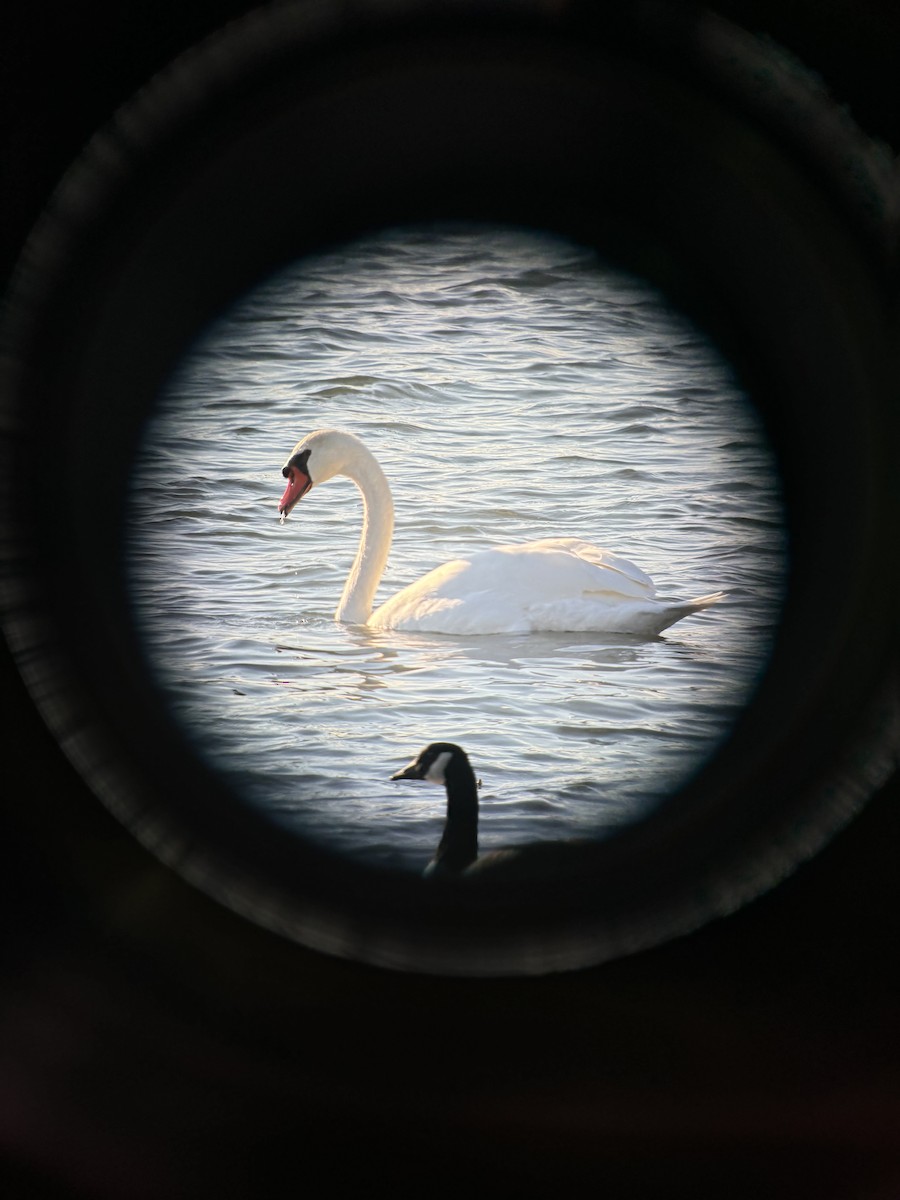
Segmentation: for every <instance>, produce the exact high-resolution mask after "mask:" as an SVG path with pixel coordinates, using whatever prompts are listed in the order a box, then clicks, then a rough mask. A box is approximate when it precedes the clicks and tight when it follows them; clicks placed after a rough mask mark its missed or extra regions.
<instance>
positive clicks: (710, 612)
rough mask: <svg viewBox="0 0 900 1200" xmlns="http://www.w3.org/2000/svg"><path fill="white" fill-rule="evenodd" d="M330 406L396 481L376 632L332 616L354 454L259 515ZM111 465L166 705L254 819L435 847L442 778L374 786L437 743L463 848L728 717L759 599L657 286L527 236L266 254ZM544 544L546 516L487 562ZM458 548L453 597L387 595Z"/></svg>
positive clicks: (752, 497) (710, 369) (736, 400)
mask: <svg viewBox="0 0 900 1200" xmlns="http://www.w3.org/2000/svg"><path fill="white" fill-rule="evenodd" d="M322 428H336V429H339V430H349V431H350V432H352V433H353V434H355V435H357V436H358V437H359V438H360V439H361V440H362V441H363V443H364V445H365V446H366V448H367V449H368V450H369V451H370V452H371V453H372V454H373V455H374V457H375V458H376V460H377V461H378V463H379V464H380V465H381V467H382V468H383V470H384V473H385V475H386V477H387V480H388V483H389V487H390V490H391V492H392V493H393V506H394V510H395V521H396V528H395V530H394V536H393V541H392V542H391V541H390V538H391V515H390V513H389V512H388V511H386V510H385V509H384V507H383V506H379V501H378V500H377V499H376V500H374V501H370V504H371V507H370V509H369V511H368V522H369V526H370V529H369V535H370V546H369V549H368V551H367V553H368V554H369V555H372V554H374V553H375V552H376V551H375V549H374V546H375V543H376V542H377V540H378V539H379V538H383V539H386V543H387V544H389V545H390V555H389V557H388V559H387V563H386V568H385V571H384V575H383V577H382V578H381V580H380V581H377V580H376V582H377V583H378V589H377V591H376V593H375V595H374V599H373V602H372V606H373V607H374V608H375V610H376V611H375V613H374V615H373V616H372V617H371V618H370V620H371V623H368V624H364V623H363V622H365V620H366V617H367V614H366V613H364V612H363V613H351V614H350V615H349V617H343V618H341V619H339V620H335V616H334V613H335V608H336V606H337V605H338V601H339V599H340V597H341V593H342V590H343V588H344V584H345V579H346V577H347V576H348V574H349V573H350V571H351V569H352V567H353V560H354V555H355V553H356V549H357V542H358V540H359V537H360V531H361V526H362V521H363V505H362V503H361V500H362V496H361V494H360V492H359V491H358V490H357V489H356V488H355V487H354V486H353V485H352V484H351V483H350V481H349V479H348V478H347V477H346V476H343V477H341V476H338V477H337V478H336V480H335V482H330V483H328V484H327V485H326V484H323V485H322V486H316V487H315V488H314V489H313V490H312V491H311V492H310V494H309V495H307V496H306V497H305V498H304V499H303V501H302V503H299V504H297V506H296V507H294V508H293V509H292V511H291V515H290V519H289V520H288V521H287V522H282V523H279V521H278V513H277V510H276V503H277V501H278V499H279V497H280V496H281V493H282V491H283V489H284V480H283V479H282V477H281V466H282V463H283V462H285V461H286V460H287V459H288V458H289V455H290V451H291V447H292V446H293V445H294V443H295V442H297V441H299V440H300V439H301V437H302V436H303V435H304V434H306V433H309V432H311V431H313V430H317V429H322ZM311 469H312V470H313V473H315V468H311ZM131 480H132V493H131V508H130V520H129V526H128V534H127V544H128V550H129V571H130V577H131V587H132V597H133V602H134V609H135V617H136V621H137V623H138V625H139V627H140V629H141V633H142V637H143V642H144V647H145V651H146V655H147V658H148V660H149V662H150V664H151V667H152V669H153V672H154V675H155V677H156V678H157V680H158V682H159V684H160V686H161V687H162V689H163V691H164V693H165V694H166V696H167V698H168V701H169V704H170V706H171V709H172V712H173V714H174V715H175V717H176V719H177V720H178V722H179V723H180V724H181V726H182V727H183V728H184V730H185V731H186V732H187V734H188V736H189V737H190V739H191V741H192V742H193V743H194V745H195V746H196V747H197V749H198V751H199V752H200V753H201V754H202V755H203V756H204V757H205V759H206V760H207V761H208V762H209V763H210V764H211V765H213V766H214V767H215V768H216V769H217V770H219V771H221V772H222V773H223V774H224V776H225V777H226V779H227V780H228V783H229V785H230V786H231V787H232V788H233V789H234V790H235V791H236V792H237V793H239V794H240V795H242V796H243V797H244V798H245V799H246V800H247V802H248V803H250V804H251V805H253V806H254V807H255V808H256V809H257V810H258V811H259V812H261V813H263V814H265V815H266V817H267V818H269V819H271V820H273V821H275V822H277V823H279V825H281V826H282V827H283V828H284V830H285V831H286V832H293V833H299V834H301V835H302V836H305V837H308V838H311V839H312V840H313V841H314V842H316V843H318V844H320V845H322V846H324V847H327V848H329V849H331V850H334V851H338V852H340V853H343V854H346V855H348V856H350V857H351V858H352V859H354V860H356V861H359V862H361V863H365V864H367V865H370V866H376V867H378V866H381V867H387V868H402V869H407V870H410V871H414V872H416V873H421V872H422V870H423V868H425V867H426V865H427V864H428V863H429V861H430V860H431V858H432V856H433V854H434V852H435V850H436V848H437V846H438V843H439V841H440V837H441V832H442V829H443V825H444V819H445V813H444V798H443V794H442V793H437V792H435V793H434V794H432V791H433V789H430V788H427V789H424V794H423V790H421V789H419V790H415V789H409V788H404V787H398V786H397V784H396V783H392V782H391V781H390V778H389V777H390V775H391V773H392V771H394V770H395V769H396V768H397V767H399V766H400V765H402V764H403V763H404V762H406V760H407V759H409V758H410V757H411V756H412V755H413V754H414V753H415V752H416V751H418V750H419V749H420V748H421V747H423V746H425V745H426V744H427V743H430V742H436V741H450V742H454V743H459V744H461V745H462V746H463V747H464V748H465V750H466V751H467V753H468V754H469V756H470V758H471V760H472V763H473V764H474V767H475V769H476V771H477V772H478V773H479V775H480V776H481V777H482V780H483V785H484V786H483V788H482V789H481V793H480V813H481V820H480V825H479V846H480V848H481V850H482V851H490V850H491V849H495V848H497V847H500V846H520V845H528V844H531V843H534V842H535V841H548V840H550V841H554V840H558V839H571V838H594V837H604V836H608V835H609V834H611V833H614V832H616V831H617V830H620V829H621V828H622V827H623V826H625V825H628V824H629V823H631V822H634V821H636V820H641V819H643V818H646V817H647V816H648V814H650V813H651V812H652V811H653V810H654V808H655V807H656V806H657V805H658V804H659V803H660V802H662V801H663V800H664V799H665V798H666V797H667V796H668V795H669V794H670V793H672V792H674V791H677V790H678V788H679V786H681V785H682V784H683V783H684V782H685V781H686V780H687V779H688V778H689V777H690V776H691V775H692V774H693V773H694V772H695V771H696V770H697V768H698V767H700V766H701V765H702V763H703V762H704V761H705V759H706V758H708V757H709V756H710V755H712V754H713V753H714V751H715V750H716V748H717V747H718V745H719V743H720V742H721V741H722V739H723V738H724V737H726V736H727V733H728V731H729V729H730V727H731V724H732V723H733V721H734V719H735V717H736V716H737V715H738V714H739V713H740V712H741V710H742V709H743V707H744V706H745V704H746V703H747V701H748V699H749V697H750V695H751V694H752V691H753V689H754V687H755V685H756V683H757V681H758V679H759V676H760V674H761V672H762V670H763V668H764V665H765V663H766V661H767V658H768V655H769V652H770V650H771V647H772V643H773V639H774V633H775V629H776V627H777V622H778V616H779V611H780V606H781V602H782V599H783V595H784V588H785V580H786V561H785V555H786V550H785V539H784V525H783V515H782V512H781V501H780V489H779V483H778V478H777V471H776V469H775V464H774V459H773V455H772V452H771V450H770V448H769V447H768V446H767V444H766V440H765V435H764V432H763V430H762V427H761V424H760V421H759V419H758V418H757V417H756V415H755V413H754V410H753V409H752V408H751V406H750V404H749V402H748V400H747V397H746V395H745V393H744V392H743V390H742V388H741V386H740V383H739V381H738V380H737V378H736V377H735V375H734V372H733V371H732V370H730V369H729V368H728V366H727V365H726V364H725V362H724V361H723V360H722V358H721V357H720V356H719V354H718V353H717V352H716V350H715V349H714V348H713V346H712V345H711V344H710V342H709V341H708V340H707V339H706V338H705V337H704V335H703V334H702V333H701V332H700V331H698V330H697V328H696V327H695V326H693V325H692V324H691V323H690V322H689V321H688V320H687V319H686V318H684V317H681V316H679V315H678V314H676V313H675V312H674V311H673V310H672V309H671V308H670V307H669V306H668V305H667V304H666V302H665V300H664V298H663V297H662V296H661V295H660V294H659V292H658V291H656V289H654V288H652V287H651V286H650V285H649V284H647V283H644V282H643V281H641V280H639V279H638V278H636V277H635V276H633V275H629V274H626V273H625V272H623V271H621V270H617V269H614V268H612V267H610V266H608V265H606V264H604V263H603V262H602V260H601V259H600V258H599V257H598V255H597V253H596V252H595V251H593V250H591V249H589V248H586V247H584V246H579V245H578V244H576V243H573V242H571V241H569V240H567V239H562V238H558V237H552V236H550V235H541V234H538V233H535V232H533V231H527V230H516V229H508V228H504V227H500V226H488V227H485V226H478V225H457V226H444V227H418V228H407V229H403V230H393V231H387V232H385V233H383V234H380V235H375V236H372V237H369V238H367V239H364V240H362V241H358V242H354V243H352V244H349V245H347V246H345V247H343V248H341V249H339V250H334V251H332V252H331V253H327V254H322V255H319V256H315V257H313V258H310V259H305V260H302V261H300V262H299V263H297V264H296V265H295V266H293V267H291V268H289V269H287V270H285V271H283V272H280V273H278V274H277V275H276V276H275V277H274V278H272V279H271V280H269V281H268V282H267V283H265V284H264V285H262V286H261V287H259V288H257V289H255V290H254V291H253V292H252V293H251V294H250V295H249V296H248V297H246V298H245V299H244V300H243V301H241V302H240V303H239V304H237V305H236V306H235V307H234V308H233V309H232V310H231V311H230V312H229V313H228V314H227V315H226V316H224V317H222V318H221V319H219V320H218V321H217V322H216V323H215V324H214V325H213V326H211V327H210V329H208V330H207V332H206V333H205V335H204V336H203V337H202V338H201V339H200V340H199V341H198V342H197V343H196V344H195V345H194V346H193V347H192V349H191V351H190V353H189V354H188V355H187V356H186V357H185V358H184V359H183V361H182V363H181V364H180V366H179V368H178V369H177V370H176V371H175V372H174V374H173V377H172V379H171V381H170V382H169V384H168V386H167V387H166V389H165V391H164V394H163V395H162V396H161V398H160V401H159V403H158V405H157V409H156V412H155V414H154V416H153V417H152V418H151V420H150V421H149V422H148V425H147V427H146V431H145V434H144V438H143V441H142V444H141V450H140V453H139V456H138V459H137V461H136V463H135V466H134V469H133V471H132V475H131ZM338 480H341V482H338ZM314 482H315V480H314ZM548 538H549V539H572V540H571V541H557V542H556V543H555V545H554V546H553V547H551V546H549V545H546V544H545V543H544V542H543V541H542V542H541V544H540V545H539V546H536V547H535V548H534V549H533V550H532V551H531V553H530V554H528V555H526V554H521V555H517V556H514V557H511V556H510V555H508V554H507V555H499V556H496V557H495V559H494V560H493V561H491V560H490V558H485V557H484V555H485V552H488V551H490V549H491V548H492V547H496V546H501V545H506V546H519V547H521V546H523V545H526V544H529V543H534V542H535V541H537V540H538V539H548ZM583 543H587V544H583ZM599 547H603V548H604V550H603V554H604V555H605V556H606V558H607V561H608V562H609V566H604V565H602V559H601V556H600V553H599ZM609 552H612V554H613V555H614V557H609ZM476 555H481V556H482V557H481V558H476V559H475V563H474V567H472V566H470V568H469V569H470V572H471V575H472V579H471V582H467V581H466V579H465V578H461V580H460V583H459V585H458V586H457V587H455V588H453V589H452V590H450V591H449V593H448V596H447V598H445V599H442V598H439V599H438V600H433V599H431V598H430V597H429V596H427V595H426V597H425V599H422V598H420V597H418V596H417V597H416V598H415V600H414V601H410V602H409V603H410V604H413V603H414V604H415V605H416V606H417V607H415V608H409V609H408V611H407V612H406V613H405V614H401V615H400V616H399V618H397V617H392V616H390V614H388V615H387V616H385V615H382V616H379V613H378V611H377V609H378V606H379V605H381V604H382V603H383V602H385V601H387V600H388V599H389V598H390V597H392V596H393V595H394V594H395V593H397V592H400V591H401V589H403V588H405V587H407V586H408V585H415V583H416V581H418V580H420V579H421V578H422V577H423V576H426V575H427V574H428V572H430V571H432V570H433V569H435V568H437V567H439V566H440V565H441V564H447V563H451V562H455V561H457V560H459V559H463V560H465V561H466V562H468V563H470V564H471V562H472V558H473V556H476ZM623 557H624V559H625V563H624V564H622V563H620V559H621V558H623ZM634 564H636V565H637V568H638V570H637V571H635V570H633V565H634ZM513 567H515V568H516V575H515V581H514V583H511V582H510V579H509V578H508V572H509V571H510V569H511V568H513ZM643 572H646V573H647V574H648V575H649V576H650V578H651V579H652V581H653V584H654V589H651V588H650V587H649V586H648V584H647V583H645V581H644V579H643V578H642V574H643ZM654 590H655V595H652V592H653V591H654ZM719 592H721V593H724V594H723V595H721V596H720V597H719V599H718V600H717V601H716V602H715V603H713V604H711V605H710V606H709V607H703V608H701V609H699V610H698V611H697V612H694V613H692V612H690V611H689V609H687V608H685V609H682V608H680V607H679V605H680V602H687V601H690V600H691V599H693V598H697V597H705V596H707V595H709V594H710V593H719ZM423 605H425V606H426V610H425V611H423V609H422V606H423ZM436 606H437V607H436ZM393 620H397V621H399V624H398V625H392V624H388V625H387V626H385V625H382V624H381V623H380V622H381V621H387V622H390V621H393Z"/></svg>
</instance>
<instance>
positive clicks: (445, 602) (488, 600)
mask: <svg viewBox="0 0 900 1200" xmlns="http://www.w3.org/2000/svg"><path fill="white" fill-rule="evenodd" d="M654 593H655V589H654V586H653V583H652V581H651V580H650V579H649V577H648V576H647V575H645V574H644V572H643V571H641V570H640V568H639V567H636V566H635V565H634V563H631V562H629V561H628V560H627V559H624V558H620V557H619V556H618V555H616V554H613V553H612V552H611V551H609V550H603V549H601V548H600V547H599V546H595V545H593V544H592V543H590V542H585V541H583V540H581V539H580V538H547V539H545V540H543V541H538V542H528V543H526V544H525V545H521V546H498V547H495V548H493V549H491V550H485V551H482V552H481V553H479V554H474V555H472V557H471V558H469V559H455V560H454V561H453V562H449V563H445V564H444V565H443V566H441V567H437V568H436V569H435V570H434V571H430V572H429V573H428V574H427V575H425V576H423V577H422V579H420V580H419V581H418V582H417V583H414V584H411V585H410V586H409V587H406V588H404V589H403V590H402V591H401V592H398V593H397V595H396V596H394V597H393V598H392V599H391V600H388V601H387V602H386V603H385V604H383V605H382V606H381V607H380V608H379V609H377V610H376V612H374V613H373V614H372V616H371V618H370V620H369V624H370V625H373V626H377V627H379V628H388V629H407V630H411V631H416V630H418V631H422V632H431V633H457V634H468V633H527V632H531V631H534V630H560V631H562V630H566V631H570V630H581V629H606V630H609V631H612V632H632V631H633V632H643V627H644V624H645V623H646V622H645V619H644V617H643V615H642V614H643V610H644V609H645V608H647V606H648V605H649V606H650V607H651V609H653V610H654V612H655V610H656V607H657V605H656V602H655V601H654V599H653V597H654ZM636 612H637V613H638V616H637V617H636V616H635V613H636ZM635 625H636V626H637V627H636V628H634V629H633V630H632V626H635Z"/></svg>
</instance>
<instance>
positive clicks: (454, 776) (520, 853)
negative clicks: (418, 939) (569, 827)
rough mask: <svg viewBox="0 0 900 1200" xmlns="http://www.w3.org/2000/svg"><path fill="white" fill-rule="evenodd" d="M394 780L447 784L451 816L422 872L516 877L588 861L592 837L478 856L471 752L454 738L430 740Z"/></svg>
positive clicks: (534, 875)
mask: <svg viewBox="0 0 900 1200" xmlns="http://www.w3.org/2000/svg"><path fill="white" fill-rule="evenodd" d="M391 779H424V780H427V781H428V783H436V784H438V785H439V786H440V785H441V784H443V786H444V788H445V789H446V792H447V819H446V822H445V824H444V832H443V834H442V836H441V840H440V842H439V844H438V848H437V850H436V851H435V855H434V858H433V859H432V860H431V862H430V863H429V864H428V866H427V867H426V868H425V871H424V875H425V877H426V878H432V879H462V878H465V880H466V882H467V883H468V882H469V881H470V880H479V881H480V880H485V881H487V880H488V879H490V880H491V881H493V880H500V879H504V880H514V879H523V880H524V879H531V880H534V879H536V878H539V877H541V876H545V877H546V876H547V873H548V872H549V874H550V876H551V877H552V876H553V875H559V874H560V873H561V872H563V871H565V870H566V869H567V868H568V869H571V868H572V867H573V866H576V865H577V864H578V863H579V862H583V861H584V853H585V847H586V846H590V845H592V843H591V842H590V841H589V840H586V839H577V838H573V839H572V840H570V841H565V842H532V843H530V844H529V845H525V846H515V847H509V848H508V849H504V850H492V851H489V852H488V853H487V854H484V855H482V856H481V858H479V857H478V784H477V783H476V781H475V773H474V771H473V770H472V766H471V764H470V762H469V758H468V755H467V754H466V752H465V750H463V748H462V747H461V746H456V745H454V744H453V742H432V743H431V744H430V745H428V746H426V747H425V749H424V750H422V751H421V752H420V753H419V755H418V756H417V757H416V758H414V759H413V760H412V762H410V763H408V764H407V765H406V766H405V767H403V768H402V769H401V770H399V771H395V772H394V774H393V775H392V776H391Z"/></svg>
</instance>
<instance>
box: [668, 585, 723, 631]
mask: <svg viewBox="0 0 900 1200" xmlns="http://www.w3.org/2000/svg"><path fill="white" fill-rule="evenodd" d="M727 595H728V593H727V592H710V593H709V595H708V596H695V597H694V599H693V600H683V601H681V603H679V604H667V605H666V607H665V613H664V618H663V622H662V624H661V625H660V627H659V630H658V631H657V632H660V633H661V632H662V630H663V629H668V628H669V626H670V625H674V624H675V622H676V621H680V620H681V618H682V617H689V616H690V615H691V613H695V612H702V611H703V609H704V608H709V606H710V605H711V604H718V603H719V601H720V600H724V599H725V597H726V596H727Z"/></svg>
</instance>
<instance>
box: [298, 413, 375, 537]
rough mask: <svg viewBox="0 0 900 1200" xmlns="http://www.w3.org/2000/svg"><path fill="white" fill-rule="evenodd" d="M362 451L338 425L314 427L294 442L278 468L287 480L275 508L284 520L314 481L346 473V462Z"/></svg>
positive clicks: (363, 452)
mask: <svg viewBox="0 0 900 1200" xmlns="http://www.w3.org/2000/svg"><path fill="white" fill-rule="evenodd" d="M361 453H362V454H365V453H366V451H365V449H364V448H363V445H362V442H361V441H360V440H359V438H358V437H355V436H354V435H353V434H352V433H345V432H343V430H340V429H317V430H316V432H315V433H308V434H307V435H306V437H305V438H303V439H302V440H301V441H299V442H298V443H297V445H296V446H295V447H294V448H293V450H292V451H291V452H290V454H289V455H288V460H287V462H286V463H285V464H284V466H283V467H282V468H281V474H282V475H283V476H284V477H285V479H286V480H287V487H285V489H284V495H283V496H282V497H281V499H280V500H279V502H278V511H279V512H280V513H281V519H282V520H284V519H285V518H286V517H287V515H288V513H289V512H290V511H291V509H292V508H293V507H294V505H295V504H296V503H297V502H298V501H299V500H302V499H303V497H304V496H305V495H306V493H307V492H308V491H309V489H310V488H311V487H312V486H313V484H315V483H324V482H325V481H326V480H327V479H331V478H332V476H334V475H346V474H347V468H348V466H349V465H350V463H351V462H352V461H353V460H355V459H358V458H359V457H360V454H361Z"/></svg>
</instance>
